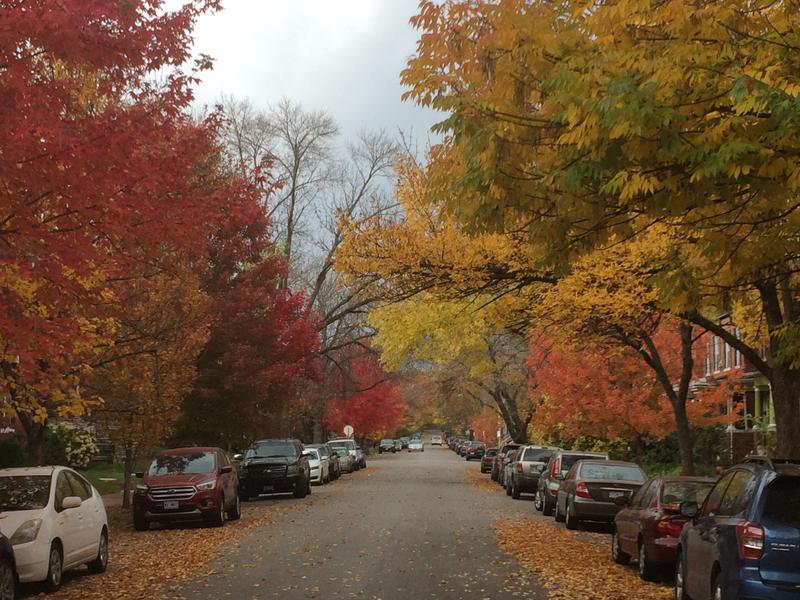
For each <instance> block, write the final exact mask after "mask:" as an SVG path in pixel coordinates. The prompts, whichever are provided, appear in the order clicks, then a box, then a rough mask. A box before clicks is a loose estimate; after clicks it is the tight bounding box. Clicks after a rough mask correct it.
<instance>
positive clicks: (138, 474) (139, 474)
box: [134, 471, 144, 479]
mask: <svg viewBox="0 0 800 600" xmlns="http://www.w3.org/2000/svg"><path fill="white" fill-rule="evenodd" d="M134 474H135V475H136V477H137V478H138V479H142V478H144V471H136V473H134Z"/></svg>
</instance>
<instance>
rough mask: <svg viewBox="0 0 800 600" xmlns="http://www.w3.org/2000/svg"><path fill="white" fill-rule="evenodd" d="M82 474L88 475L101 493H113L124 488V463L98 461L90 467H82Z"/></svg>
mask: <svg viewBox="0 0 800 600" xmlns="http://www.w3.org/2000/svg"><path fill="white" fill-rule="evenodd" d="M81 475H83V476H84V477H86V479H88V480H89V481H90V482H91V484H92V485H93V486H94V487H96V488H97V491H99V492H100V493H101V494H111V493H113V492H118V491H120V490H121V489H122V480H123V475H122V465H115V464H112V463H97V464H94V465H92V466H91V467H89V468H88V469H81ZM104 480H111V481H104Z"/></svg>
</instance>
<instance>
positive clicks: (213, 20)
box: [195, 0, 438, 146]
mask: <svg viewBox="0 0 800 600" xmlns="http://www.w3.org/2000/svg"><path fill="white" fill-rule="evenodd" d="M224 6H225V9H224V10H223V11H222V12H219V13H217V14H213V15H206V16H205V17H204V18H203V19H202V20H201V21H200V22H199V23H198V27H197V29H196V32H195V52H196V53H205V54H209V55H211V56H212V57H214V58H215V67H214V70H213V71H212V72H210V73H205V74H204V75H203V83H202V84H201V85H200V87H199V88H198V90H197V100H198V102H199V103H201V104H213V103H214V101H215V100H216V99H218V98H219V97H220V94H221V93H223V92H224V93H225V94H233V95H235V96H237V97H248V98H250V99H251V100H252V101H253V102H254V103H255V104H257V105H259V106H264V107H266V106H267V105H269V104H270V103H274V102H276V101H277V100H280V99H281V98H283V97H288V98H290V99H292V100H294V101H297V102H299V103H301V104H302V105H303V106H304V107H305V108H307V109H324V110H327V111H328V112H329V113H330V114H331V115H332V116H333V117H334V118H335V119H336V120H337V122H338V123H339V125H340V127H341V130H342V133H343V135H344V136H346V137H351V136H352V135H354V134H355V133H356V132H358V131H359V130H360V129H363V128H367V129H384V130H386V131H387V132H388V133H391V134H395V133H396V132H397V131H398V129H402V130H403V131H404V132H405V133H408V132H409V131H411V130H413V133H414V138H415V139H416V141H417V142H420V143H421V144H422V145H423V146H424V145H425V141H426V140H427V139H428V137H429V132H428V130H429V128H430V126H431V125H432V124H433V123H435V122H436V121H437V120H438V118H437V115H436V114H435V113H434V112H433V111H429V110H424V109H422V108H420V107H418V106H416V105H415V104H413V103H411V102H402V101H401V100H400V95H401V94H402V92H403V88H402V87H401V85H400V81H399V75H400V71H401V69H402V68H403V67H404V65H405V61H406V59H407V58H408V56H410V55H411V54H413V52H414V50H415V44H416V40H417V33H418V32H417V31H415V30H414V29H412V27H411V26H410V25H409V23H408V20H409V18H410V17H411V16H412V15H414V14H415V13H416V11H417V0H226V1H225V2H224Z"/></svg>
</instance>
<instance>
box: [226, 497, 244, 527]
mask: <svg viewBox="0 0 800 600" xmlns="http://www.w3.org/2000/svg"><path fill="white" fill-rule="evenodd" d="M241 516H242V500H241V498H240V496H239V494H236V500H234V502H233V508H232V509H231V510H229V511H228V520H229V521H238V520H239V518H240V517H241Z"/></svg>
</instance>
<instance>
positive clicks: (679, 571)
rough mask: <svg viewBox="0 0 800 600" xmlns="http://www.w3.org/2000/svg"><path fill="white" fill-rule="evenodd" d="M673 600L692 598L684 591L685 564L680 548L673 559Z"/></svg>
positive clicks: (688, 599)
mask: <svg viewBox="0 0 800 600" xmlns="http://www.w3.org/2000/svg"><path fill="white" fill-rule="evenodd" d="M675 600H692V598H691V596H689V594H688V593H687V591H686V564H685V561H684V560H683V553H682V552H681V551H680V550H679V551H678V556H677V559H676V560H675Z"/></svg>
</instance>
